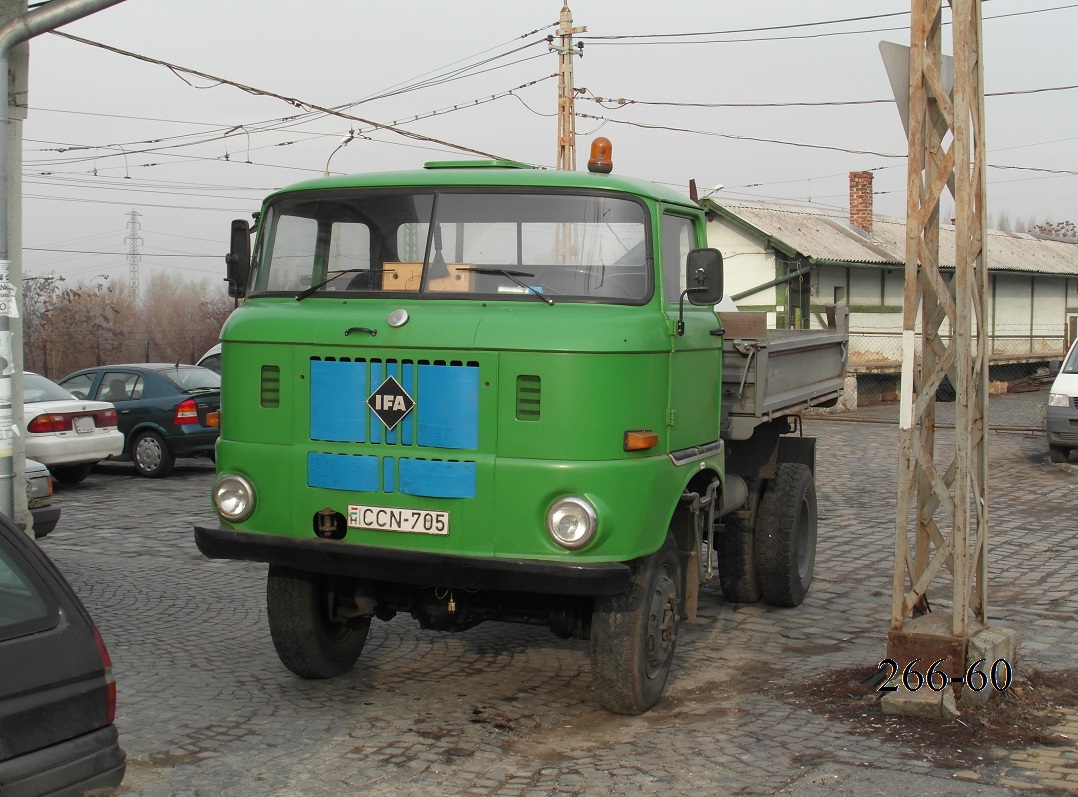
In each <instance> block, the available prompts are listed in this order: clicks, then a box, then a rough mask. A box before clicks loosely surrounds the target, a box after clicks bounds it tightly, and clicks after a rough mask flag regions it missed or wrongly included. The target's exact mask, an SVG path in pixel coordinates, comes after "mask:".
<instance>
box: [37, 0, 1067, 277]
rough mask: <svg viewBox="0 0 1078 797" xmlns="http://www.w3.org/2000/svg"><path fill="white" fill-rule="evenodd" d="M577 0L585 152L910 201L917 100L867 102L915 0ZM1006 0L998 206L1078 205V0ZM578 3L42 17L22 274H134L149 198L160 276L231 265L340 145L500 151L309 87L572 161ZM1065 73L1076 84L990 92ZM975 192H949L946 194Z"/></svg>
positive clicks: (987, 12)
mask: <svg viewBox="0 0 1078 797" xmlns="http://www.w3.org/2000/svg"><path fill="white" fill-rule="evenodd" d="M569 6H570V8H571V10H572V14H573V21H574V25H576V26H584V27H586V28H587V31H586V32H582V33H580V34H577V36H576V37H575V41H578V42H583V55H582V56H581V57H578V58H574V70H575V80H574V83H575V86H576V88H577V89H578V90H579V94H578V99H577V102H576V111H577V113H578V114H581V115H583V116H582V117H581V118H578V119H577V164H578V168H581V169H583V168H586V161H587V156H588V149H589V146H590V142H591V140H592V139H593V138H594V137H596V136H599V135H602V136H606V137H608V138H609V139H611V141H612V142H613V159H614V170H615V172H617V173H619V174H623V175H629V176H633V177H640V178H644V179H648V180H653V181H656V182H660V183H664V184H668V185H670V186H672V187H674V188H675V189H677V190H680V191H682V192H685V193H687V191H688V183H689V180H690V179H695V180H696V182H697V185H698V186H699V187H700V189H701V193H706V192H707V191H709V190H711V189H713V188H714V187H716V186H720V185H721V186H722V188H721V189H720V190H719V191H717V192H716V193H715V194H714V196H713V198H714V199H716V200H717V201H720V202H730V203H736V202H739V201H746V200H748V201H754V200H765V201H783V202H796V203H812V204H814V205H815V206H816V207H821V208H840V209H846V208H847V207H848V186H849V181H848V175H849V172H850V171H860V170H872V171H873V174H874V178H875V182H874V190H875V192H876V196H875V209H876V212H877V213H878V214H883V215H891V216H897V217H902V216H903V215H904V213H905V192H906V160H905V152H906V140H905V134H904V133H903V131H902V127H901V123H900V120H899V115H898V112H897V108H896V106H895V104H894V102H893V101H890V102H876V103H867V104H866V103H863V102H860V101H866V100H891V99H892V95H891V89H890V85H889V83H888V81H887V76H886V73H885V71H884V67H883V63H882V59H881V57H880V54H879V43H880V41H891V42H896V43H899V44H904V45H908V44H909V30H908V29H909V21H910V15H909V9H910V4H909V2H908V0H815V1H814V2H811V3H809V2H804V0H756V2H752V3H746V2H734V1H733V0H713V2H707V3H705V2H700V0H666V2H663V3H661V4H657V3H646V4H645V3H624V2H615V0H572V2H570V4H569ZM982 8H983V15H984V26H983V28H984V30H983V49H984V72H985V92H986V94H987V95H989V96H988V97H987V99H986V115H987V129H986V136H985V141H986V143H987V147H988V161H989V163H990V164H992V168H990V169H989V172H988V205H989V213H990V216H991V217H992V219H993V220H995V219H996V218H997V216H998V214H1000V213H1005V214H1006V215H1007V216H1009V217H1010V218H1011V219H1012V220H1027V219H1032V220H1035V221H1038V222H1040V221H1045V220H1053V221H1063V220H1074V221H1078V162H1076V161H1078V158H1075V156H1074V153H1075V151H1076V147H1075V142H1078V102H1076V101H1078V55H1076V53H1075V47H1074V36H1073V31H1074V30H1075V29H1076V26H1078V2H1074V3H1070V2H1066V0H984V3H983V7H982ZM560 10H561V2H560V0H529V1H528V2H519V1H518V2H512V1H508V2H507V0H465V1H464V2H457V3H445V2H433V1H432V0H409V1H408V2H397V3H364V2H358V1H357V0H313V2H307V3H302V4H301V3H286V2H283V0H259V2H251V0H247V1H246V2H244V1H243V0H125V2H123V3H121V4H119V5H117V6H113V7H112V8H109V9H106V10H104V11H101V12H98V13H97V14H95V15H92V16H90V17H87V18H85V19H82V20H79V21H77V22H74V23H71V24H69V25H66V26H65V27H63V28H62V29H61V31H60V32H61V33H66V34H71V35H72V36H77V37H81V38H83V39H88V40H91V41H92V42H95V43H97V44H103V45H107V46H109V47H111V48H115V49H119V50H123V51H127V52H128V53H134V54H137V55H139V56H142V57H143V59H147V60H140V59H138V58H135V57H133V56H132V55H127V54H120V53H116V52H113V51H110V50H106V49H103V48H102V47H99V46H96V45H94V44H87V43H83V42H78V41H74V40H71V39H67V38H63V37H61V36H58V35H55V34H52V33H47V34H43V35H41V36H39V37H36V38H35V39H33V40H32V41H31V44H30V69H29V95H28V106H29V111H28V116H27V120H26V122H25V123H24V127H23V136H24V145H23V196H24V198H23V272H24V276H34V275H39V276H40V275H49V274H51V275H54V276H63V277H64V278H65V280H67V281H68V284H77V283H79V282H85V283H90V282H94V281H100V280H102V279H109V280H126V279H127V278H128V274H129V263H128V258H127V252H128V251H129V249H130V246H131V242H130V241H129V240H127V239H128V237H129V236H130V235H131V234H132V233H131V231H130V228H129V226H128V225H129V223H130V222H131V221H132V218H133V217H132V216H131V215H130V214H131V211H135V212H136V213H137V214H139V215H138V216H137V217H134V218H135V219H136V220H137V223H138V225H139V228H138V230H137V236H138V237H139V238H140V239H141V240H140V241H139V242H138V249H139V251H140V254H141V263H140V281H141V283H142V285H143V286H145V285H146V284H147V282H148V280H149V279H150V278H151V277H152V276H153V275H154V274H171V275H173V276H182V277H184V278H188V279H193V280H204V279H205V280H211V281H216V280H217V279H219V278H222V277H223V270H224V261H223V255H224V252H225V251H226V250H227V248H228V231H229V223H230V221H231V220H232V219H234V218H250V214H251V213H252V212H254V211H256V210H257V209H258V207H259V204H260V201H261V199H262V197H263V196H264V195H265V194H267V193H269V192H270V191H273V190H275V189H277V188H280V187H283V186H286V185H290V184H292V183H295V182H299V181H302V180H306V179H309V178H312V177H317V176H319V175H321V174H322V173H323V172H324V171H325V170H326V168H327V161H328V166H329V169H330V170H331V171H332V172H333V173H335V174H338V173H354V172H369V171H385V170H391V169H410V168H420V167H421V166H422V165H423V163H424V162H426V161H429V160H457V159H467V158H475V157H480V156H477V155H475V154H473V153H470V152H466V151H460V150H457V149H453V148H451V147H448V146H445V145H440V144H435V143H431V142H426V141H422V140H416V139H412V138H408V137H405V136H402V135H399V134H396V133H393V132H390V131H386V130H384V129H377V128H375V127H374V126H373V125H371V124H369V123H367V122H365V121H359V120H358V119H348V118H341V117H339V116H332V115H327V114H324V113H318V112H312V111H311V109H310V107H309V104H314V105H320V106H323V107H326V108H338V107H340V108H342V112H343V113H347V114H350V115H352V116H355V117H358V118H359V119H362V120H368V121H373V122H377V123H380V124H389V125H396V126H397V127H400V128H402V129H405V130H408V131H411V132H413V133H418V134H421V135H423V136H427V137H430V138H436V139H440V140H442V141H445V142H449V143H452V144H455V145H459V146H460V147H464V148H468V149H472V150H479V151H481V152H483V153H488V154H490V155H496V156H499V157H506V158H511V159H514V160H519V161H523V162H526V163H530V164H533V165H536V166H540V167H544V168H553V166H554V164H555V158H556V129H557V128H556V116H555V113H556V109H557V80H556V78H555V77H554V75H555V73H556V70H557V56H556V55H555V54H554V53H553V52H550V50H549V47H548V44H547V42H546V40H545V37H546V36H548V35H550V34H553V33H554V31H555V27H556V23H557V20H558V15H559V12H560ZM944 19H945V20H948V21H949V19H950V13H949V11H948V10H945V12H944ZM837 20H851V21H846V22H837ZM821 23H826V24H821ZM950 30H951V29H950V26H948V27H947V28H946V29H945V31H944V42H945V44H944V50H945V52H950V36H951V33H950ZM685 34H703V35H685ZM610 37H623V38H610ZM644 37H650V38H644ZM172 67H182V68H184V69H187V70H194V71H196V72H200V73H203V74H205V75H208V76H210V77H197V76H194V75H192V74H190V73H187V72H183V71H180V70H178V69H174V68H172ZM230 84H242V85H243V86H246V87H247V88H248V89H249V90H243V89H240V88H237V87H235V86H233V85H230ZM1057 87H1069V88H1063V89H1061V90H1058V91H1037V92H1035V93H1020V94H1005V95H1003V96H991V95H992V94H993V93H997V94H1000V93H1004V92H1030V91H1032V90H1043V89H1052V88H1057ZM251 90H256V91H251ZM258 92H263V93H258ZM269 94H276V95H281V96H283V97H286V98H290V99H291V100H293V101H295V102H294V103H290V102H286V101H285V100H283V99H280V98H276V97H272V96H268V95H269ZM619 100H625V101H632V102H619ZM854 101H857V102H859V104H846V105H809V106H806V105H794V103H801V104H804V103H850V102H854ZM739 104H741V105H748V104H753V105H757V106H759V105H762V104H769V105H772V106H774V107H731V106H735V105H739ZM716 106H722V107H716ZM417 117H418V118H417ZM351 134H355V135H354V137H353V138H352V139H351V140H350V141H349V142H348V143H347V144H346V145H345V146H343V147H341V146H340V144H341V141H342V139H344V138H347V137H348V136H349V135H351ZM338 147H339V149H338ZM846 150H855V151H856V152H850V151H846ZM998 167H1009V168H998ZM1013 167H1022V168H1013ZM1056 171H1059V172H1064V173H1054V172H1056ZM1066 172H1070V173H1066ZM952 208H953V202H952V201H951V200H950V198H949V197H948V198H946V199H945V200H944V202H943V212H944V214H948V213H950V211H951V209H952Z"/></svg>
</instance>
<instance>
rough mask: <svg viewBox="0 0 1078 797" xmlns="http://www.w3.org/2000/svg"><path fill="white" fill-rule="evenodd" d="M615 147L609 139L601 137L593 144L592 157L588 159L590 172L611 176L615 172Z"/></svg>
mask: <svg viewBox="0 0 1078 797" xmlns="http://www.w3.org/2000/svg"><path fill="white" fill-rule="evenodd" d="M613 151H614V147H613V145H612V144H611V143H610V139H609V138H605V137H604V136H599V137H598V138H597V139H595V140H594V141H592V142H591V157H590V158H589V159H588V171H589V172H594V173H596V174H610V172H612V171H614V161H613Z"/></svg>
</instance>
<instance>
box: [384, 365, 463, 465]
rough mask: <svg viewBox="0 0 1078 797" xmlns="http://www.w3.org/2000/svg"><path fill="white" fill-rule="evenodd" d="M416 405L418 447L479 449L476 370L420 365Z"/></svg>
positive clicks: (460, 367) (461, 367)
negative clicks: (417, 414)
mask: <svg viewBox="0 0 1078 797" xmlns="http://www.w3.org/2000/svg"><path fill="white" fill-rule="evenodd" d="M417 402H418V406H417V407H416V410H418V413H419V419H418V426H419V433H418V442H419V445H421V446H439V447H441V448H478V447H479V369H478V368H476V367H475V366H445V365H421V366H419V397H418V399H417ZM402 481H403V478H402Z"/></svg>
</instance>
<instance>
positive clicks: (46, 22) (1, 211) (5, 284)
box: [0, 0, 123, 518]
mask: <svg viewBox="0 0 1078 797" xmlns="http://www.w3.org/2000/svg"><path fill="white" fill-rule="evenodd" d="M121 2H123V0H53V2H51V3H46V4H45V5H43V6H39V7H38V8H36V9H34V10H33V11H30V12H27V13H25V14H20V15H19V16H17V17H15V18H14V19H12V20H10V21H9V22H7V23H6V24H4V25H3V26H0V131H2V133H0V512H2V513H3V514H5V515H7V516H8V517H9V518H14V516H15V484H14V475H15V469H14V452H15V446H14V442H15V434H14V416H13V408H12V405H13V393H14V390H13V386H12V375H13V374H14V373H15V362H16V355H15V351H14V346H13V345H12V337H13V335H12V332H13V330H12V320H14V326H15V330H14V331H15V332H16V333H18V332H21V328H20V327H19V324H20V323H21V322H20V320H19V317H18V313H17V312H16V311H15V306H16V304H15V286H14V284H13V283H12V280H11V242H10V233H9V229H8V183H9V177H8V173H9V169H10V163H11V161H12V160H16V161H18V159H17V158H15V159H13V158H11V157H10V153H9V152H8V146H9V143H10V141H11V136H10V134H9V128H10V126H11V121H12V120H11V113H10V111H9V109H8V103H9V102H10V97H9V96H8V95H9V92H8V70H9V61H10V59H11V51H12V49H13V48H14V47H15V46H16V45H18V44H21V43H22V42H25V41H29V40H30V39H32V38H33V37H34V36H38V35H40V34H42V33H47V32H48V31H50V30H55V29H56V28H58V27H60V26H61V25H66V24H67V23H69V22H74V21H75V20H76V19H82V18H83V17H86V16H89V15H90V14H93V13H95V12H97V11H100V10H102V9H104V8H108V7H109V6H114V5H117V4H118V3H121ZM19 337H20V339H21V335H19ZM20 359H21V358H20Z"/></svg>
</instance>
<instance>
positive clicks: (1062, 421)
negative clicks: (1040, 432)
mask: <svg viewBox="0 0 1078 797" xmlns="http://www.w3.org/2000/svg"><path fill="white" fill-rule="evenodd" d="M1045 431H1046V432H1047V433H1048V444H1049V445H1053V446H1065V447H1068V448H1078V409H1076V408H1073V407H1049V408H1048V412H1047V414H1046V417H1045Z"/></svg>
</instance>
